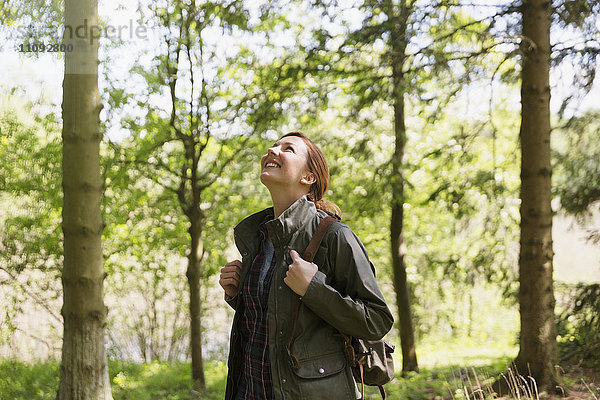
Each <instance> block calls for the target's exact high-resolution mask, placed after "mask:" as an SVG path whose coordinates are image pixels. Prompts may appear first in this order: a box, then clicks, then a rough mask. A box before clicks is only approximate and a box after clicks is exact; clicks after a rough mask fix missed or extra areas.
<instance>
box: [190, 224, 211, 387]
mask: <svg viewBox="0 0 600 400" xmlns="http://www.w3.org/2000/svg"><path fill="white" fill-rule="evenodd" d="M190 220H191V224H190V229H189V233H190V238H191V249H190V254H189V256H188V267H187V272H186V276H187V279H188V284H189V286H190V324H191V336H190V347H191V352H192V379H193V380H194V387H195V388H196V389H198V390H204V389H206V379H205V377H204V361H203V359H202V297H201V288H202V286H201V285H202V279H201V278H202V270H201V267H202V255H203V249H202V237H201V235H202V223H203V222H202V217H201V216H199V215H193V216H192V217H191V218H190Z"/></svg>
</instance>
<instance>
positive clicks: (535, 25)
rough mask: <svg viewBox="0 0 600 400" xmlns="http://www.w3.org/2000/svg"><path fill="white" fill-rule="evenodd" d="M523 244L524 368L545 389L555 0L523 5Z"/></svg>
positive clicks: (549, 384) (551, 332)
mask: <svg viewBox="0 0 600 400" xmlns="http://www.w3.org/2000/svg"><path fill="white" fill-rule="evenodd" d="M522 17H523V20H522V24H523V43H522V50H523V63H522V65H523V71H522V84H521V85H522V86H521V105H522V109H521V130H520V139H521V240H520V242H521V249H520V254H519V282H520V288H519V306H520V314H521V335H520V350H519V354H518V356H517V358H516V360H515V365H516V367H517V369H518V372H519V373H520V374H521V375H524V376H531V377H533V378H534V379H535V382H536V384H537V386H538V390H539V391H554V390H556V385H557V384H558V375H557V373H556V370H555V367H554V366H555V363H556V326H555V320H554V303H555V300H554V290H553V281H552V258H553V250H552V208H551V205H550V202H551V175H552V167H551V164H550V132H551V128H550V106H549V104H550V84H549V70H550V25H551V18H552V8H551V3H550V2H549V1H547V0H528V1H524V3H523V5H522Z"/></svg>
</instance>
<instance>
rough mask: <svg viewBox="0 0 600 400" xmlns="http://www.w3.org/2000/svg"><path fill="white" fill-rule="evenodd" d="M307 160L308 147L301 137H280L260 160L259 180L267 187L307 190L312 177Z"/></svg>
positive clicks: (312, 179)
mask: <svg viewBox="0 0 600 400" xmlns="http://www.w3.org/2000/svg"><path fill="white" fill-rule="evenodd" d="M307 160H308V148H307V147H306V143H304V140H302V138H299V137H297V136H286V137H284V138H281V139H279V140H278V141H277V142H275V144H274V145H273V146H271V147H270V148H269V150H268V151H267V154H265V155H264V156H263V157H262V159H261V161H260V181H261V182H262V183H263V185H265V186H267V188H269V189H272V188H275V187H282V188H283V187H290V188H293V189H301V190H304V191H305V192H308V189H309V188H310V185H311V184H312V183H313V182H314V178H313V177H312V176H313V175H312V174H310V173H309V171H308V168H307V167H306V165H307Z"/></svg>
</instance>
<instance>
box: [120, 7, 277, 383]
mask: <svg viewBox="0 0 600 400" xmlns="http://www.w3.org/2000/svg"><path fill="white" fill-rule="evenodd" d="M142 18H143V19H144V20H147V21H152V22H155V23H157V26H159V27H160V32H161V36H162V37H161V40H162V43H161V47H160V48H159V49H158V50H159V52H160V53H159V54H158V55H156V54H153V58H152V65H150V66H149V65H143V63H142V62H140V63H137V65H136V66H135V67H134V68H133V70H132V71H133V72H134V73H135V75H137V76H139V77H141V78H143V79H144V83H145V85H146V86H145V90H144V91H145V93H142V94H140V93H131V92H130V88H128V87H127V85H124V86H123V87H122V88H117V87H116V88H115V89H114V90H113V91H112V95H111V98H112V99H113V100H114V101H115V104H120V103H119V102H121V101H124V102H127V101H130V100H132V103H133V100H135V99H137V100H138V101H137V103H136V104H137V107H139V108H140V113H141V114H142V115H143V118H139V119H138V118H124V125H125V126H126V127H127V128H128V129H129V130H130V131H131V133H132V136H131V137H130V138H127V140H126V141H125V142H124V143H123V144H124V145H125V146H123V152H122V153H121V154H120V155H119V160H118V162H119V163H120V164H121V166H128V167H133V169H135V170H136V171H137V172H138V175H141V176H143V177H144V178H146V179H149V180H151V181H153V183H154V184H155V186H154V188H160V189H159V190H160V192H161V193H160V197H161V201H163V202H164V203H163V207H167V204H168V206H169V207H170V208H171V209H172V210H178V214H179V217H178V218H182V219H183V220H185V222H186V224H187V239H186V240H187V244H186V247H183V248H185V249H186V253H187V254H186V258H187V269H186V278H187V282H188V287H189V310H190V351H191V359H192V378H193V381H194V386H195V387H196V388H197V389H199V390H203V389H204V388H205V386H206V382H205V377H204V366H203V364H204V361H203V349H202V346H203V318H204V317H203V309H204V308H203V298H204V296H203V289H205V286H204V285H205V281H206V280H207V279H208V278H209V277H210V276H211V275H212V274H213V273H214V272H216V268H214V266H210V265H209V263H207V260H208V257H209V256H210V254H211V253H212V252H213V251H214V250H215V249H214V248H211V247H210V245H212V244H214V243H215V242H214V241H210V240H209V241H207V234H208V233H209V232H211V231H216V229H215V226H219V230H220V229H223V225H224V224H223V218H222V216H223V209H222V208H220V207H223V206H224V204H228V206H229V207H231V206H233V205H235V204H236V203H237V202H236V201H233V202H232V201H229V200H230V199H231V198H233V197H235V196H234V195H232V194H231V193H229V194H224V193H223V191H222V190H220V189H214V187H215V186H219V185H221V184H223V185H224V186H228V185H230V184H231V181H232V179H231V177H230V176H228V175H227V174H228V173H230V172H233V173H234V175H237V176H239V175H240V174H241V173H243V172H246V171H247V170H248V164H247V162H248V158H249V156H250V155H255V152H256V150H257V148H258V147H260V146H261V145H262V144H263V143H262V141H261V140H260V138H259V137H258V136H259V133H262V132H265V131H268V130H269V129H270V128H271V127H272V126H273V124H274V121H278V120H279V119H281V118H282V115H285V113H284V112H278V111H279V110H281V108H280V107H279V106H278V105H279V103H280V102H281V101H283V99H285V98H286V95H285V92H286V89H285V88H279V90H270V89H269V90H264V89H263V86H262V84H263V83H265V81H264V80H263V79H268V78H272V77H273V76H276V74H277V68H273V67H270V66H265V65H258V64H257V63H253V62H254V61H257V60H256V58H255V57H254V55H253V53H252V51H251V50H248V49H247V48H246V46H245V45H247V44H248V42H249V41H250V40H249V38H250V37H251V36H252V31H253V28H252V26H251V24H250V23H249V12H248V11H247V10H246V8H245V6H244V4H243V2H242V1H233V2H215V3H203V4H202V5H196V3H195V2H194V1H192V2H190V3H188V2H183V1H175V2H161V3H154V4H152V5H151V6H150V7H149V8H148V9H147V11H146V12H145V15H143V16H142ZM215 32H219V35H221V34H222V36H218V39H217V35H215ZM225 39H226V40H232V41H236V40H237V41H238V42H237V43H242V41H243V42H244V46H242V45H240V46H239V47H235V46H232V47H235V48H237V50H235V51H233V50H232V48H229V47H226V46H223V45H222V43H224V42H225ZM156 50H157V49H156V48H152V50H151V51H152V52H155V51H156ZM248 60H250V68H247V65H246V63H248ZM140 98H142V99H143V100H140ZM156 98H160V99H163V100H165V102H166V103H167V104H168V106H167V107H164V104H165V102H163V103H160V104H158V105H156V106H155V107H148V105H152V106H154V104H152V102H153V100H154V99H156ZM258 159H259V157H256V156H255V157H254V158H253V160H252V161H254V162H256V160H258ZM254 165H257V164H254ZM236 169H237V171H236ZM221 189H222V188H221ZM239 197H240V199H243V200H244V202H245V203H246V204H256V203H253V201H252V200H251V201H248V197H251V196H246V193H245V192H243V191H240V194H239ZM167 202H168V203H167ZM237 204H239V203H237ZM230 211H232V210H231V209H230ZM233 217H239V215H235V214H232V215H231V218H233ZM227 220H228V221H229V222H231V219H230V218H227ZM236 222H237V221H236ZM220 232H221V235H220V236H219V240H220V241H221V242H224V241H223V240H222V239H223V237H224V236H225V231H223V230H220ZM219 246H224V244H223V243H220V244H219ZM209 267H210V268H209Z"/></svg>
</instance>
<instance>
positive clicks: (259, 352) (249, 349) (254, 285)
mask: <svg viewBox="0 0 600 400" xmlns="http://www.w3.org/2000/svg"><path fill="white" fill-rule="evenodd" d="M260 232H261V234H262V241H261V248H260V251H259V252H258V254H257V255H256V257H255V258H254V261H253V262H252V266H251V267H250V270H249V271H248V275H247V276H246V280H245V282H244V284H243V287H242V290H241V292H240V293H241V295H242V300H243V301H244V316H243V319H242V337H243V341H244V345H243V346H244V357H243V368H242V376H241V380H240V387H239V388H238V393H237V396H236V400H238V399H239V400H265V399H272V398H273V391H272V387H273V384H272V379H271V362H270V360H269V340H268V330H267V303H268V299H269V287H270V285H271V276H272V275H273V269H274V268H273V267H274V266H275V257H273V253H274V249H273V244H272V243H271V242H270V241H269V240H268V239H267V232H266V228H265V225H264V223H263V224H261V226H260Z"/></svg>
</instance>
